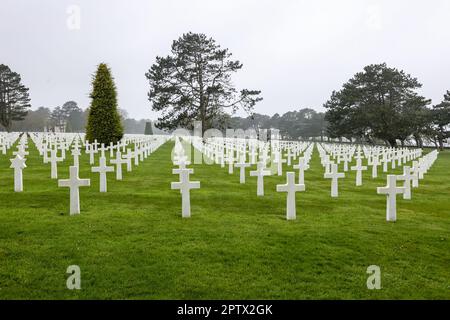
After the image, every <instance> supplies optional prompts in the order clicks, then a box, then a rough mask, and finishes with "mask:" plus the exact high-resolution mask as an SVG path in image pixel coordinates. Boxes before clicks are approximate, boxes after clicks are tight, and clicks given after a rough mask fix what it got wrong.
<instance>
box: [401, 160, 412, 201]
mask: <svg viewBox="0 0 450 320" xmlns="http://www.w3.org/2000/svg"><path fill="white" fill-rule="evenodd" d="M414 176H415V175H414V174H411V168H410V167H409V166H404V167H403V174H402V175H400V176H397V180H400V181H404V183H403V187H404V188H405V192H404V193H403V199H405V200H411V181H412V180H413V179H414Z"/></svg>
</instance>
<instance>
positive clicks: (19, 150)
mask: <svg viewBox="0 0 450 320" xmlns="http://www.w3.org/2000/svg"><path fill="white" fill-rule="evenodd" d="M29 154H30V153H29V152H27V151H25V146H24V145H23V144H19V145H18V146H17V151H14V152H13V155H15V156H16V155H19V156H20V157H21V158H25V156H27V155H29Z"/></svg>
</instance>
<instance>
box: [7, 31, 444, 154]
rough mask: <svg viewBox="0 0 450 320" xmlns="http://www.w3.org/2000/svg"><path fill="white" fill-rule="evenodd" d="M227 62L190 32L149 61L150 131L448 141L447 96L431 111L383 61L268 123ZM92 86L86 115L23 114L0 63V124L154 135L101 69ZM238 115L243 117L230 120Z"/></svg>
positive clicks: (71, 107) (23, 103) (72, 110)
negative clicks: (196, 127) (312, 104)
mask: <svg viewBox="0 0 450 320" xmlns="http://www.w3.org/2000/svg"><path fill="white" fill-rule="evenodd" d="M231 57H232V54H231V52H229V50H228V49H223V48H221V46H220V45H219V44H218V43H217V42H216V41H215V40H214V39H212V38H208V37H207V36H206V35H204V34H201V33H200V34H199V33H191V32H189V33H186V34H183V35H182V36H181V37H179V38H178V39H177V40H175V41H173V43H172V47H171V50H170V53H169V54H168V55H167V56H165V57H159V56H158V57H156V61H155V63H154V64H153V65H151V67H150V69H149V70H148V71H147V72H146V73H145V77H146V79H147V80H148V84H149V91H148V100H149V102H150V103H151V108H152V110H153V111H156V112H158V113H159V114H160V116H159V118H158V119H157V121H156V122H155V125H156V127H157V128H158V129H162V130H167V131H171V130H174V129H176V128H179V127H182V128H186V129H190V128H193V123H194V121H195V120H197V121H201V123H202V130H203V131H205V130H207V129H209V128H217V129H223V130H224V129H226V128H240V129H248V128H254V129H259V128H262V129H269V128H277V129H279V130H280V133H281V134H282V136H283V137H284V138H286V139H298V138H302V139H304V138H310V137H320V138H321V139H323V138H324V136H327V137H331V138H336V139H342V138H346V139H348V140H350V141H357V142H362V143H372V144H374V143H385V144H388V145H390V146H397V145H398V144H401V145H404V144H405V143H406V142H407V141H409V140H411V139H413V140H415V142H416V144H417V146H419V147H422V146H423V144H424V140H426V141H431V142H434V143H435V145H436V146H439V147H440V148H443V146H444V143H445V141H446V139H448V138H449V137H450V129H449V127H450V91H447V92H446V93H445V94H444V98H443V100H442V102H440V103H438V104H436V105H431V101H430V100H429V99H427V98H425V97H423V96H422V95H420V94H419V91H418V90H419V89H420V88H421V87H422V84H421V83H420V82H419V81H418V79H417V78H414V77H412V76H411V75H409V74H407V73H406V72H404V71H402V70H398V69H396V68H391V67H388V66H387V65H386V64H385V63H383V64H373V65H369V66H366V67H365V68H364V69H363V71H362V72H358V73H357V74H355V75H354V77H353V78H352V79H350V80H349V81H348V82H347V83H345V84H344V85H343V87H342V89H341V90H339V91H333V92H332V94H331V97H330V98H329V99H328V101H326V103H325V104H324V105H323V106H324V107H325V109H326V112H325V113H321V112H316V111H314V110H313V109H309V108H305V109H300V110H296V111H290V112H287V113H285V114H283V115H279V114H278V113H276V114H275V115H273V116H272V117H270V116H267V115H263V114H258V113H255V112H254V107H255V105H256V104H257V103H258V102H260V101H261V100H262V99H263V98H262V96H261V91H259V90H255V89H238V88H237V87H236V86H235V85H234V84H233V81H232V75H233V74H235V73H236V72H238V71H240V70H241V69H242V68H243V64H242V63H241V62H240V61H239V60H236V59H232V58H231ZM92 86H93V89H92V92H91V95H90V97H91V99H92V101H91V105H90V107H89V108H88V109H87V110H84V111H83V110H81V109H80V108H78V106H77V105H76V103H75V102H73V101H69V102H66V103H65V104H64V105H62V106H61V107H57V108H55V109H53V110H52V111H50V110H49V109H48V108H44V107H41V108H39V109H38V110H36V111H28V109H29V108H30V103H29V102H30V99H29V96H28V88H26V87H25V86H23V85H22V84H21V78H20V75H18V74H17V73H15V72H13V71H11V70H10V69H9V68H8V67H7V66H5V65H0V124H1V125H2V126H3V127H4V128H5V129H6V130H8V131H11V130H13V129H14V130H19V129H21V130H22V131H24V129H25V128H26V129H28V130H36V129H38V128H43V127H44V126H47V127H49V128H51V130H59V131H62V129H63V128H64V130H66V131H82V130H84V128H85V127H86V123H87V128H88V130H87V134H88V136H89V138H90V139H92V138H93V137H98V139H100V140H103V139H106V140H111V141H116V140H117V139H118V137H121V136H122V134H123V131H124V129H125V132H130V133H142V132H143V131H144V132H145V131H147V132H150V131H153V132H155V133H157V132H158V131H157V130H155V129H156V128H153V130H150V129H149V128H152V126H150V127H148V126H147V127H148V128H147V129H148V130H146V129H145V127H146V123H145V122H146V121H143V120H139V121H137V120H134V119H128V118H127V116H126V113H125V112H124V111H121V112H119V111H120V109H119V108H118V106H117V99H116V87H115V84H114V81H113V78H112V75H111V72H110V69H109V67H108V66H107V65H106V64H100V65H99V66H98V69H97V72H96V74H95V76H94V78H93V82H92ZM238 110H243V111H244V112H246V113H247V114H248V116H247V117H245V118H242V117H237V116H235V114H236V112H237V111H238ZM27 111H28V113H27ZM120 114H122V116H120ZM102 119H109V120H108V121H103V120H102ZM18 121H20V122H18ZM100 140H99V141H100ZM106 140H105V141H106Z"/></svg>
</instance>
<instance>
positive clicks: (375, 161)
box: [372, 155, 380, 178]
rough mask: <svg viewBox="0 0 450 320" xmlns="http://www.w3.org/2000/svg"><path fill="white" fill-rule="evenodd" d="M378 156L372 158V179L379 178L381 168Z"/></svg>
mask: <svg viewBox="0 0 450 320" xmlns="http://www.w3.org/2000/svg"><path fill="white" fill-rule="evenodd" d="M379 164H380V163H379V159H378V155H374V156H373V158H372V178H376V177H378V171H377V169H378V166H379Z"/></svg>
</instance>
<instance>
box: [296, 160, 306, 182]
mask: <svg viewBox="0 0 450 320" xmlns="http://www.w3.org/2000/svg"><path fill="white" fill-rule="evenodd" d="M293 168H294V169H298V183H299V184H305V170H308V168H309V166H308V165H307V164H306V160H305V158H304V157H301V158H298V164H294V166H293Z"/></svg>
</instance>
